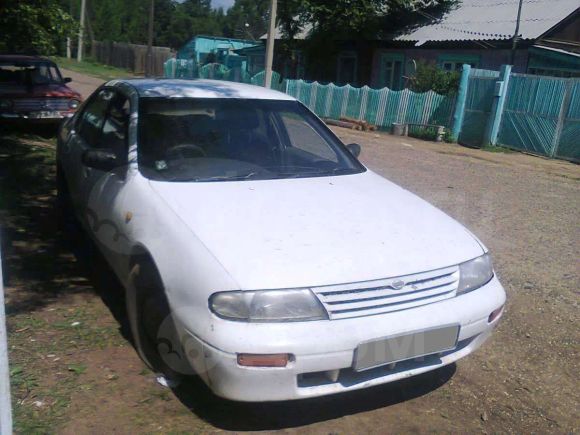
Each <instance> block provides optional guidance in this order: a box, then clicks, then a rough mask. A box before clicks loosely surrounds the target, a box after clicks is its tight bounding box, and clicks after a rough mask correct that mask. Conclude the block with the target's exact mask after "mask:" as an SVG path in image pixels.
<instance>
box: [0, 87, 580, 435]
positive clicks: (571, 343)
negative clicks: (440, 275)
mask: <svg viewBox="0 0 580 435" xmlns="http://www.w3.org/2000/svg"><path fill="white" fill-rule="evenodd" d="M89 85H90V84H89ZM335 131H336V132H337V134H338V135H339V136H340V137H341V138H342V139H343V140H344V141H345V142H347V143H348V142H358V143H360V144H361V145H362V149H363V150H362V155H361V159H362V161H363V162H364V163H365V164H366V165H367V166H368V167H370V168H371V169H372V170H374V171H376V172H378V173H380V174H381V175H383V176H385V177H387V178H389V179H390V180H392V181H394V182H397V183H398V184H400V185H402V186H403V187H405V188H406V189H408V190H410V191H412V192H414V193H416V194H418V195H419V196H421V197H423V198H425V199H427V200H428V201H430V202H432V203H434V204H435V205H437V206H438V207H440V208H441V209H443V210H444V211H446V212H447V213H449V214H450V215H451V216H453V217H455V218H456V219H458V220H459V221H460V222H462V223H463V224H465V225H466V226H467V227H468V228H470V229H471V230H472V231H473V232H474V233H475V234H476V235H478V236H479V237H480V239H481V240H482V241H483V242H484V243H485V244H486V245H487V246H488V247H489V249H490V250H491V252H492V254H493V258H494V262H495V267H496V269H497V272H498V275H499V276H500V279H501V281H502V283H503V284H504V286H505V288H506V291H507V293H508V305H507V310H506V312H505V315H504V319H503V321H502V322H501V324H500V326H499V328H498V330H497V331H496V333H495V335H494V337H493V338H492V339H491V340H490V341H489V342H488V343H486V344H485V345H484V347H483V348H482V349H480V350H479V351H478V352H476V353H475V354H473V355H471V356H469V357H468V358H466V359H464V360H461V361H460V362H459V363H458V364H457V365H451V366H449V367H447V368H444V369H442V370H438V371H436V372H433V373H431V374H428V375H422V376H420V377H417V378H415V379H410V380H405V381H402V382H398V383H395V384H391V385H387V386H380V387H376V388H372V389H369V390H365V391H358V392H353V393H348V394H343V395H337V396H330V397H325V398H320V399H313V400H305V401H299V402H290V403H277V404H254V405H251V404H250V405H248V404H237V403H233V402H227V401H224V400H221V399H218V398H216V397H214V396H212V395H211V394H210V393H209V392H208V391H207V389H205V388H204V387H203V385H200V384H199V382H197V381H195V380H191V381H188V382H187V383H185V384H184V385H183V386H181V387H180V388H178V389H176V390H175V391H170V390H166V389H163V388H161V387H159V386H158V385H156V383H155V381H154V377H153V374H152V373H150V372H149V371H148V370H147V369H146V368H145V367H144V366H143V364H142V363H141V362H140V360H139V359H138V357H137V356H136V354H135V351H134V349H133V348H132V346H131V344H130V342H129V341H128V339H127V335H126V329H124V326H125V324H124V319H123V314H122V311H123V301H122V300H121V299H120V297H119V294H120V291H119V289H118V288H116V287H115V284H114V283H112V282H111V281H107V280H106V279H104V278H105V277H106V276H108V275H107V273H106V272H103V270H104V269H96V270H98V271H99V272H98V273H94V270H95V269H92V268H96V267H97V265H96V264H97V263H99V262H98V260H97V257H94V256H93V257H89V258H88V261H86V260H87V258H85V259H84V261H83V256H82V255H80V256H79V255H77V256H76V257H75V256H73V255H71V251H70V248H68V247H66V246H62V245H61V244H60V242H59V236H58V234H57V233H56V232H55V229H54V215H53V204H54V187H53V186H54V184H53V183H54V166H53V164H54V162H53V158H52V156H51V155H50V151H48V150H46V149H45V148H43V149H39V148H37V149H36V151H27V150H29V149H30V150H31V149H33V148H30V147H31V146H32V147H34V146H38V145H39V144H40V142H39V141H40V139H38V138H34V139H30V138H24V139H17V140H7V139H6V138H1V137H0V155H1V156H0V193H1V194H2V198H3V200H2V201H0V219H1V221H0V222H1V223H2V236H3V237H2V249H3V253H4V255H5V257H4V260H5V264H4V270H5V279H6V284H7V310H8V315H9V325H8V326H9V330H10V358H11V364H12V367H13V377H12V382H13V395H14V397H13V399H14V405H15V412H16V414H17V415H16V417H17V429H18V432H22V433H24V432H42V433H44V432H51V431H56V432H63V433H71V434H72V433H109V432H111V433H112V432H117V433H135V432H152V433H153V432H162V433H167V432H189V431H196V432H206V431H212V432H213V431H218V430H231V431H245V430H272V429H284V430H286V431H295V430H300V431H302V432H308V433H326V434H327V433H365V432H368V433H384V432H459V433H471V432H486V433H489V432H513V433H527V432H529V433H548V432H551V433H577V432H578V430H579V428H580V415H579V411H578V410H579V409H580V400H579V399H580V397H579V391H580V388H579V387H580V384H579V381H578V373H579V372H580V371H579V364H578V350H579V349H580V343H579V341H580V340H579V338H580V337H579V332H578V321H579V315H578V302H579V298H578V296H579V291H578V289H579V288H580V285H579V284H580V273H579V272H580V270H579V263H578V259H579V258H580V255H579V248H580V227H579V225H578V216H579V209H580V185H579V183H580V168H579V166H577V165H574V164H570V163H566V162H559V161H549V160H546V159H542V158H537V157H531V156H527V155H522V154H517V153H510V154H503V153H490V152H486V151H480V150H470V149H466V148H463V147H460V146H456V145H448V144H435V143H429V142H422V141H418V140H413V139H409V138H395V137H392V136H389V135H383V134H375V133H360V132H352V131H350V130H344V129H335ZM49 145H50V144H49ZM400 206H404V204H393V207H400Z"/></svg>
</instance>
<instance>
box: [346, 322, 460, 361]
mask: <svg viewBox="0 0 580 435" xmlns="http://www.w3.org/2000/svg"><path fill="white" fill-rule="evenodd" d="M458 337H459V325H448V326H443V327H439V328H433V329H427V330H425V331H419V332H414V333H412V334H401V335H396V336H393V337H387V338H383V339H380V340H373V341H368V342H365V343H361V344H359V345H358V347H357V348H356V350H355V353H354V365H353V367H354V369H355V370H356V371H361V370H367V369H372V368H373V367H378V366H382V365H385V364H391V363H394V362H398V361H404V360H407V359H411V358H418V357H421V356H426V355H432V354H435V353H439V352H445V351H448V350H452V349H455V347H456V346H457V338H458Z"/></svg>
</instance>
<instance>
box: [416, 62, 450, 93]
mask: <svg viewBox="0 0 580 435" xmlns="http://www.w3.org/2000/svg"><path fill="white" fill-rule="evenodd" d="M460 78H461V73H460V72H458V71H443V70H442V69H439V68H438V67H437V66H436V65H433V64H426V63H423V62H419V64H418V65H417V72H416V73H415V75H414V76H413V77H411V79H410V88H411V90H412V91H415V92H427V91H429V90H433V91H435V92H437V93H438V94H441V95H450V94H454V93H456V92H457V89H459V79H460Z"/></svg>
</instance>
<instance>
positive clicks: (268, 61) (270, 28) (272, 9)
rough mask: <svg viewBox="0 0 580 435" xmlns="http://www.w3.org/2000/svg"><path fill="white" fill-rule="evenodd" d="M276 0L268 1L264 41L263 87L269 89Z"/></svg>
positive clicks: (274, 38)
mask: <svg viewBox="0 0 580 435" xmlns="http://www.w3.org/2000/svg"><path fill="white" fill-rule="evenodd" d="M277 6H278V2H277V0H270V24H269V26H268V39H267V40H266V75H265V77H264V87H265V88H269V87H270V85H271V84H272V62H273V60H274V42H275V41H276V35H275V33H276V7H277Z"/></svg>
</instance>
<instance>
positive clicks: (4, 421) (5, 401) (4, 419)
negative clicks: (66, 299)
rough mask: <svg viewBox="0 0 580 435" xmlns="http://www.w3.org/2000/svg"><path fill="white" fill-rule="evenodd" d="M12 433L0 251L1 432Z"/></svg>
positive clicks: (0, 256)
mask: <svg viewBox="0 0 580 435" xmlns="http://www.w3.org/2000/svg"><path fill="white" fill-rule="evenodd" d="M11 433H12V406H11V403H10V376H9V373H8V337H7V334H6V316H5V312H4V281H3V279H2V253H0V434H2V435H5V434H6V435H10V434H11Z"/></svg>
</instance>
